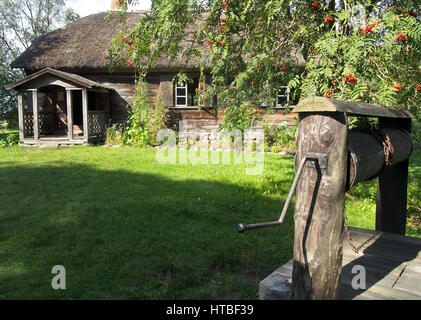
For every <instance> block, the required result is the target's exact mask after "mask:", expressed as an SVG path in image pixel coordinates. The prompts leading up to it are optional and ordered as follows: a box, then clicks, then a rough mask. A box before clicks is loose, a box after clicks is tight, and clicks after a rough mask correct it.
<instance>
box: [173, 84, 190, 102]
mask: <svg viewBox="0 0 421 320" xmlns="http://www.w3.org/2000/svg"><path fill="white" fill-rule="evenodd" d="M175 105H176V106H177V107H186V106H187V83H183V84H179V83H178V82H177V83H176V85H175Z"/></svg>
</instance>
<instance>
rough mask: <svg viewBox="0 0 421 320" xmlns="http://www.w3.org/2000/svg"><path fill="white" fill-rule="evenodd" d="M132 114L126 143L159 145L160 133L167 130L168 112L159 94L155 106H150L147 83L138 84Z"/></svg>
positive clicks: (144, 145)
mask: <svg viewBox="0 0 421 320" xmlns="http://www.w3.org/2000/svg"><path fill="white" fill-rule="evenodd" d="M130 113H131V114H130V117H129V120H128V125H127V128H126V129H127V130H126V131H125V137H124V138H125V142H126V143H127V144H132V145H138V146H143V147H146V146H148V145H157V141H156V137H157V135H158V132H159V131H160V130H161V129H163V128H165V121H166V112H165V108H164V106H163V104H162V100H161V96H160V94H159V93H158V96H157V99H156V102H155V105H154V106H152V105H151V104H150V101H149V95H148V88H147V84H146V82H145V81H142V80H139V81H138V82H137V83H136V90H135V99H134V101H133V107H132V109H131V110H130Z"/></svg>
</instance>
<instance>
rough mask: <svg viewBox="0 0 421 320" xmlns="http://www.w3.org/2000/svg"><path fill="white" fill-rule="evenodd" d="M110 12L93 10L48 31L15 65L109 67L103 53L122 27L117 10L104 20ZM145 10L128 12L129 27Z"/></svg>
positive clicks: (13, 63) (18, 66)
mask: <svg viewBox="0 0 421 320" xmlns="http://www.w3.org/2000/svg"><path fill="white" fill-rule="evenodd" d="M107 14H108V13H107V12H102V13H98V14H93V15H90V16H87V17H84V18H82V19H79V20H78V21H76V22H74V23H71V24H69V25H67V26H66V27H64V28H61V29H58V30H55V31H53V32H50V33H47V34H45V35H43V36H41V37H39V38H37V39H36V40H34V41H33V43H32V44H31V46H30V47H29V48H28V49H27V50H26V51H25V52H24V53H22V54H21V55H20V56H19V57H18V58H17V59H16V60H15V61H13V62H12V64H11V66H12V68H24V69H29V70H41V69H44V68H52V69H106V68H107V61H106V60H105V59H104V54H106V53H107V51H108V48H109V47H110V41H111V39H112V38H113V36H114V35H115V34H116V33H117V32H118V31H119V30H121V28H122V25H121V24H120V22H119V20H118V17H117V15H116V14H115V13H114V14H112V15H111V18H110V19H109V20H105V17H106V16H107ZM141 14H142V13H138V12H136V13H128V14H127V28H132V27H134V26H135V25H136V23H137V21H138V19H139V17H140V15H141Z"/></svg>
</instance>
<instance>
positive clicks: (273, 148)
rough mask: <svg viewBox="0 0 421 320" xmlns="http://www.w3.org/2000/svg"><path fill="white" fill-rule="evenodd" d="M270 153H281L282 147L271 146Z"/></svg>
mask: <svg viewBox="0 0 421 320" xmlns="http://www.w3.org/2000/svg"><path fill="white" fill-rule="evenodd" d="M271 151H272V152H274V153H278V152H281V151H282V147H281V146H277V145H274V146H272V148H271Z"/></svg>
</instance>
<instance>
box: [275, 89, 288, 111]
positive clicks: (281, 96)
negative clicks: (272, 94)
mask: <svg viewBox="0 0 421 320" xmlns="http://www.w3.org/2000/svg"><path fill="white" fill-rule="evenodd" d="M288 102H289V94H287V87H286V86H281V87H280V90H279V91H278V94H277V97H276V106H277V107H284V106H286V105H287V104H288Z"/></svg>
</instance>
